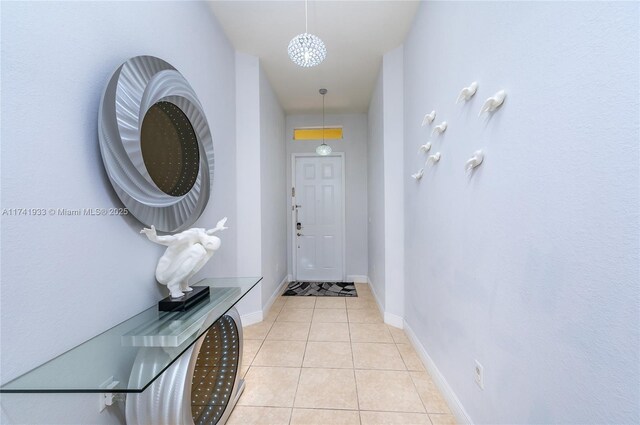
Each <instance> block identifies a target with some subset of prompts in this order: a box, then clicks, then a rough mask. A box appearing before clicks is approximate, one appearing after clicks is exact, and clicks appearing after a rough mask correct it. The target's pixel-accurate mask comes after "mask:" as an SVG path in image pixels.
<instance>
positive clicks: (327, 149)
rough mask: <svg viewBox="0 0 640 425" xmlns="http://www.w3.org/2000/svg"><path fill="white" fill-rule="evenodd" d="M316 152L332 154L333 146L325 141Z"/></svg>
mask: <svg viewBox="0 0 640 425" xmlns="http://www.w3.org/2000/svg"><path fill="white" fill-rule="evenodd" d="M316 153H317V154H318V155H322V156H327V155H329V154H331V146H329V145H327V144H326V143H323V144H321V145H320V146H318V147H317V148H316Z"/></svg>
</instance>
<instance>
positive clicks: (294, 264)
mask: <svg viewBox="0 0 640 425" xmlns="http://www.w3.org/2000/svg"><path fill="white" fill-rule="evenodd" d="M316 157H319V158H324V157H321V156H320V155H318V154H317V153H315V152H313V153H312V152H306V153H292V154H291V187H292V188H294V187H296V159H298V158H316ZM326 157H338V158H340V163H341V166H342V226H341V231H342V281H343V282H345V281H346V276H347V193H346V189H347V185H346V180H347V176H346V174H345V162H346V161H345V160H346V155H345V153H344V152H332V153H330V154H329V155H326ZM288 196H289V207H290V216H291V225H290V226H289V232H291V233H290V238H291V274H292V277H293V280H294V281H296V280H298V248H297V245H296V229H295V227H296V220H295V218H296V211H295V201H294V198H293V196H291V191H290V192H289V194H288Z"/></svg>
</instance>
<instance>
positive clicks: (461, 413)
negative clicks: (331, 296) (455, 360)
mask: <svg viewBox="0 0 640 425" xmlns="http://www.w3.org/2000/svg"><path fill="white" fill-rule="evenodd" d="M385 319H386V318H385ZM385 321H386V320H385ZM404 332H405V333H406V334H407V336H408V337H409V340H410V341H411V344H412V345H413V348H415V350H416V351H417V352H418V355H419V356H420V359H421V360H422V363H424V365H425V366H426V368H427V370H428V371H429V374H430V375H431V377H432V378H433V381H434V383H435V384H436V386H437V387H438V389H439V390H440V393H442V395H443V397H444V398H445V400H446V401H447V404H448V405H449V408H451V413H453V415H454V416H455V417H456V421H457V422H458V423H459V424H473V421H472V420H471V418H470V417H469V414H468V413H467V411H466V410H465V408H464V406H463V405H462V403H461V402H460V399H458V396H457V395H456V393H454V392H453V390H452V389H451V387H450V386H449V384H448V383H447V380H446V379H444V376H443V375H442V374H441V373H440V371H439V370H438V367H437V366H436V364H435V363H434V362H433V359H432V358H431V356H429V353H428V352H427V349H426V348H424V346H423V345H422V344H421V343H420V341H419V340H418V337H417V336H416V334H415V333H414V332H413V330H412V329H411V327H410V326H409V325H408V324H407V322H406V321H405V322H404Z"/></svg>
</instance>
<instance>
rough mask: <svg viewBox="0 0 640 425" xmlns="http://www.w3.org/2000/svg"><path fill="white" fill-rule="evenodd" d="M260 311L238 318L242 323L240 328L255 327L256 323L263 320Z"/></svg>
mask: <svg viewBox="0 0 640 425" xmlns="http://www.w3.org/2000/svg"><path fill="white" fill-rule="evenodd" d="M263 318H264V317H263V315H262V311H254V312H253V313H249V314H243V315H242V316H240V320H241V321H242V327H243V328H244V327H245V326H251V325H255V324H256V323H260V322H262V319H263Z"/></svg>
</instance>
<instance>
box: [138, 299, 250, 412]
mask: <svg viewBox="0 0 640 425" xmlns="http://www.w3.org/2000/svg"><path fill="white" fill-rule="evenodd" d="M205 323H206V322H205ZM165 350H168V349H167V348H142V349H141V350H140V351H139V353H138V356H137V358H136V362H135V364H134V368H133V371H132V375H131V379H132V380H135V379H136V377H137V376H139V375H141V373H140V372H141V371H142V370H144V369H146V368H153V367H154V364H155V363H156V361H155V359H157V358H158V356H163V355H164V356H166V355H167V353H166V351H165ZM241 362H242V323H241V321H240V316H239V314H238V312H237V311H236V309H235V308H233V309H231V310H230V311H229V312H228V313H227V314H225V315H224V316H223V317H221V318H220V319H219V320H218V321H217V322H216V323H214V324H213V326H211V328H210V329H209V330H208V331H207V332H206V333H205V334H204V335H203V336H202V337H200V339H199V340H198V341H197V342H196V343H195V344H194V345H193V346H192V347H191V348H189V349H188V350H187V351H186V352H185V353H184V354H183V355H182V356H180V358H179V359H178V360H176V362H175V363H174V364H173V365H171V366H170V367H169V368H168V369H167V370H166V371H165V372H164V373H163V374H162V375H161V376H160V377H159V378H158V379H157V380H156V381H155V382H154V383H153V384H151V386H150V387H149V388H147V389H146V390H145V391H144V392H142V393H139V394H130V395H128V396H127V405H126V417H127V424H129V425H136V424H140V425H142V424H154V425H175V424H184V425H196V424H197V425H205V424H206V425H212V424H224V423H226V421H227V419H228V418H229V415H230V414H231V410H232V409H233V407H234V406H235V404H236V402H237V401H238V398H239V397H240V394H241V393H242V391H243V390H244V380H243V379H240V377H239V374H240V369H241Z"/></svg>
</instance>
